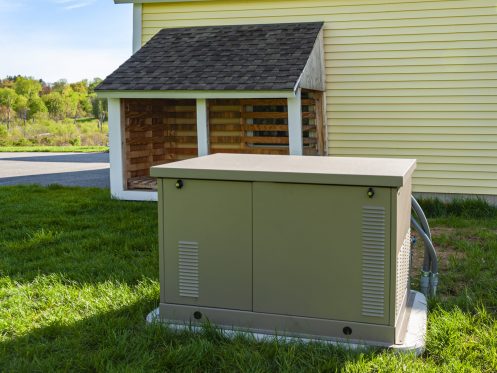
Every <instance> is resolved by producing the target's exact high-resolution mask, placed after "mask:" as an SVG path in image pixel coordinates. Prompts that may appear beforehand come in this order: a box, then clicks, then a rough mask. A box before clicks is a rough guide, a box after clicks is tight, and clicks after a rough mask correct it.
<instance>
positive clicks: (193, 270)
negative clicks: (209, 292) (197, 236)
mask: <svg viewBox="0 0 497 373" xmlns="http://www.w3.org/2000/svg"><path fill="white" fill-rule="evenodd" d="M198 266H199V261H198V242H186V241H180V242H179V243H178V276H179V278H178V284H179V295H180V296H181V297H189V298H198V295H199V276H198Z"/></svg>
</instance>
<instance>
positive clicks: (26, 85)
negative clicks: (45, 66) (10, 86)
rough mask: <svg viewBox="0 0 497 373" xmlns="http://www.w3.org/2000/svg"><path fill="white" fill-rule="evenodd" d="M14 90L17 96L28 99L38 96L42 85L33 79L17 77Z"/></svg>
mask: <svg viewBox="0 0 497 373" xmlns="http://www.w3.org/2000/svg"><path fill="white" fill-rule="evenodd" d="M14 89H15V90H16V93H17V94H18V95H22V96H25V97H27V98H29V97H32V96H35V95H36V96H38V95H39V93H40V92H41V89H42V85H41V83H40V82H39V81H38V80H35V79H33V78H27V77H23V76H18V77H17V78H16V80H15V83H14Z"/></svg>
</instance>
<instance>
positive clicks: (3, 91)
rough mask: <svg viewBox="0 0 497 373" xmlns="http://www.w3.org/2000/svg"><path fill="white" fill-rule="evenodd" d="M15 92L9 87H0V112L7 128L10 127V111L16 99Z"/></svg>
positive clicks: (12, 109)
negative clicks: (0, 110) (0, 111)
mask: <svg viewBox="0 0 497 373" xmlns="http://www.w3.org/2000/svg"><path fill="white" fill-rule="evenodd" d="M17 97H18V95H17V93H16V91H14V90H13V89H11V88H0V107H1V108H2V113H3V114H4V118H5V120H6V121H7V128H9V127H10V121H11V119H12V112H13V111H14V106H15V103H16V101H17Z"/></svg>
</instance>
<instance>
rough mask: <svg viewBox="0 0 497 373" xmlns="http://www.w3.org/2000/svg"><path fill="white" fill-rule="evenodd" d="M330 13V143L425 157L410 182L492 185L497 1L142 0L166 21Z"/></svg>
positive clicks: (494, 188)
mask: <svg viewBox="0 0 497 373" xmlns="http://www.w3.org/2000/svg"><path fill="white" fill-rule="evenodd" d="M307 21H324V22H325V32H324V36H325V57H326V71H327V93H326V96H327V117H328V118H327V119H328V147H329V149H328V151H329V154H330V155H336V156H375V157H410V158H417V159H418V170H417V171H416V173H415V179H414V182H415V185H414V190H415V191H424V192H441V193H474V194H494V195H497V0H444V1H440V0H438V1H435V0H421V1H416V0H395V1H394V0H305V1H304V0H248V1H242V0H233V1H202V2H182V3H168V4H165V3H162V4H161V3H152V4H144V5H143V30H142V31H143V33H142V35H143V42H146V41H147V40H149V39H150V38H151V37H152V36H153V35H154V34H155V33H156V32H157V31H159V30H160V29H162V28H165V27H189V26H207V25H228V24H248V23H281V22H307Z"/></svg>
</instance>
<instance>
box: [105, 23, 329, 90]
mask: <svg viewBox="0 0 497 373" xmlns="http://www.w3.org/2000/svg"><path fill="white" fill-rule="evenodd" d="M322 27H323V23H321V22H318V23H315V22H313V23H285V24H270V25H238V26H214V27H189V28H174V29H163V30H161V31H159V32H158V33H157V34H156V35H155V36H154V37H153V38H152V39H150V41H149V42H148V43H146V44H145V45H144V46H143V47H142V48H141V49H140V50H139V51H138V52H136V53H135V54H134V55H133V56H132V57H131V58H130V59H128V60H127V61H126V62H125V63H124V64H122V65H121V66H120V67H119V68H118V69H117V70H116V71H114V72H113V73H112V74H111V75H109V76H108V77H107V78H106V79H105V80H104V81H103V82H102V83H101V84H100V85H99V86H98V87H97V91H115V90H119V91H120V90H133V91H142V90H160V91H169V90H288V89H293V88H294V87H295V85H296V84H297V81H298V79H299V77H300V75H301V74H302V71H303V69H304V67H305V65H306V63H307V61H308V59H309V56H310V54H311V52H312V49H313V47H314V44H315V42H316V38H317V36H318V34H319V32H320V30H321V28H322Z"/></svg>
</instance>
